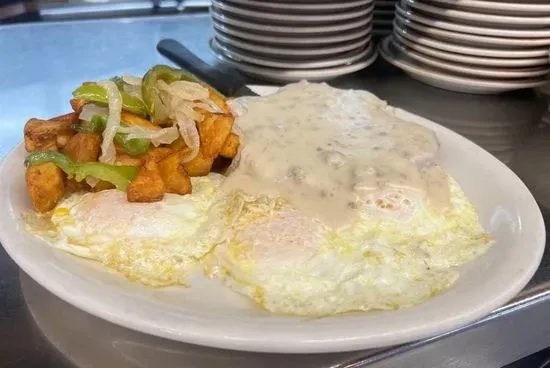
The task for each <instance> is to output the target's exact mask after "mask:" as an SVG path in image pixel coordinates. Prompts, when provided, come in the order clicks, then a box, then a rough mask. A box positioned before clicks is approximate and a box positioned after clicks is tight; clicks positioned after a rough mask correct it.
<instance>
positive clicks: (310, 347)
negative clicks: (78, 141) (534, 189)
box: [0, 89, 546, 353]
mask: <svg viewBox="0 0 550 368" xmlns="http://www.w3.org/2000/svg"><path fill="white" fill-rule="evenodd" d="M264 90H265V89H264ZM273 90H274V89H271V91H273ZM392 111H394V113H395V114H396V116H398V117H401V118H404V119H408V120H412V121H413V122H416V123H419V124H421V125H425V126H428V127H430V128H433V129H434V130H435V131H436V133H441V134H446V135H449V136H451V137H452V138H453V139H458V140H460V141H461V143H463V144H465V145H466V148H468V149H472V150H473V151H475V152H480V153H482V154H483V155H484V156H486V157H487V159H488V160H489V161H490V162H491V167H492V168H493V169H494V170H499V171H501V170H503V171H504V172H506V176H507V177H509V178H510V180H511V181H512V182H513V185H514V186H515V187H516V188H517V189H521V196H522V197H525V199H527V203H526V204H525V209H526V211H528V213H530V214H531V215H530V216H533V219H532V221H530V222H529V224H530V226H532V227H533V229H535V230H536V231H537V232H536V234H532V238H533V240H534V243H535V244H532V249H533V250H532V251H531V252H530V257H529V259H528V261H529V262H531V263H529V264H528V265H526V268H523V269H521V272H520V274H519V275H517V276H518V277H515V278H513V279H512V282H511V284H508V285H507V287H506V290H505V291H502V292H500V293H498V295H497V297H495V298H491V299H487V300H484V302H483V303H474V304H475V308H474V307H473V306H472V308H471V309H469V310H465V311H463V312H462V313H460V314H458V315H450V316H447V317H446V318H445V319H443V320H439V321H435V320H434V321H433V322H432V323H431V324H430V325H429V326H428V327H426V326H422V327H419V326H415V327H414V328H409V329H408V330H406V329H405V330H401V331H399V333H398V334H388V333H385V334H380V336H376V337H373V336H370V337H369V335H368V334H367V335H366V336H365V329H364V328H360V329H358V330H356V331H355V333H354V334H351V335H352V336H349V333H346V334H344V335H343V336H340V337H337V338H335V337H331V338H323V337H320V338H315V339H308V340H305V339H304V340H300V342H299V343H297V342H296V340H295V339H296V337H294V339H288V340H280V339H282V338H283V337H282V336H286V334H287V331H286V330H285V329H282V330H280V329H279V330H277V329H275V330H274V331H272V332H271V333H270V334H258V333H254V334H253V335H254V337H255V339H250V338H240V339H238V338H235V337H234V336H232V335H231V333H232V332H233V330H230V331H229V332H227V335H224V333H225V331H226V330H224V329H220V328H219V326H216V327H217V330H215V331H213V330H209V329H208V327H204V326H202V325H200V324H199V323H200V321H188V322H190V324H191V326H190V327H197V326H200V327H202V328H203V330H204V329H206V332H204V333H203V334H201V333H196V332H195V331H193V330H192V328H187V329H186V330H185V331H174V330H173V329H170V328H165V329H161V328H159V326H156V325H155V324H153V325H151V323H144V322H143V321H139V320H137V321H136V320H135V319H133V316H132V314H131V313H130V312H131V311H127V310H125V311H124V312H125V313H121V314H120V315H119V316H115V315H113V314H112V313H110V310H107V309H105V308H104V307H105V306H104V305H102V304H101V303H98V301H97V300H95V299H94V298H93V297H92V296H91V295H89V294H88V293H83V295H81V296H80V297H79V296H75V295H74V294H73V293H72V292H71V290H70V289H65V288H64V285H63V284H52V283H51V282H50V283H48V282H47V280H46V279H44V277H45V276H46V275H45V274H44V271H43V269H42V268H41V267H36V266H33V265H32V261H30V260H29V259H26V258H25V257H23V256H22V254H21V253H22V252H23V250H22V248H21V247H20V248H18V245H19V242H21V241H25V239H26V238H25V237H24V236H22V235H21V234H19V233H18V232H17V230H15V229H13V228H11V227H10V226H13V224H14V223H16V224H18V222H17V220H15V219H11V220H12V221H10V223H9V224H7V223H6V221H0V242H2V244H3V246H4V248H5V250H6V252H7V253H8V254H9V256H10V257H11V258H12V259H14V261H16V263H17V264H18V265H19V267H21V268H22V269H23V271H24V272H26V273H27V274H28V275H29V276H31V277H32V278H33V279H34V280H35V281H37V282H38V283H39V284H41V285H42V286H43V287H45V288H46V289H47V290H49V291H50V292H52V293H53V294H55V295H57V296H58V297H60V298H61V299H63V300H65V301H67V302H69V303H70V304H72V305H74V306H76V307H77V308H79V309H81V310H84V311H86V312H88V313H90V314H92V315H95V316H97V317H100V318H102V319H105V320H107V321H110V322H112V323H115V324H118V325H122V326H124V327H126V328H130V329H133V330H138V331H141V332H145V333H149V334H151V335H155V336H160V337H164V338H168V339H172V340H178V341H185V342H189V343H195V344H200V345H206V346H214V347H220V348H229V349H234V350H245V351H258V352H280V353H282V352H287V353H313V352H331V351H332V352H334V351H342V352H343V351H353V350H358V349H365V348H369V347H381V346H387V345H393V344H397V343H401V342H406V341H412V340H415V339H417V338H423V337H428V336H433V335H435V334H439V333H442V332H445V331H450V330H452V329H455V328H457V327H459V326H463V325H464V324H466V323H470V322H473V321H474V320H477V319H478V318H481V317H483V316H485V315H487V314H488V313H490V312H492V311H494V310H495V309H496V308H498V307H500V306H502V305H503V304H504V303H506V302H507V301H509V300H511V299H512V298H513V297H514V296H515V295H517V293H519V292H520V291H521V290H522V289H523V287H524V286H525V285H526V284H527V282H528V281H529V280H530V279H531V277H532V276H533V274H534V273H535V271H536V270H537V268H538V265H539V264H540V260H541V259H542V256H543V252H544V248H545V240H546V231H545V225H544V221H543V218H542V214H541V212H540V209H539V207H538V205H537V203H536V201H535V199H534V198H533V196H532V194H531V192H530V191H529V190H528V188H527V187H526V186H525V184H524V183H523V182H522V181H521V179H520V178H519V177H518V176H517V175H516V174H515V173H514V172H513V171H511V170H510V169H509V168H508V167H507V166H506V165H504V164H503V163H502V162H500V161H498V160H497V159H496V158H495V157H494V156H492V155H491V154H489V153H488V152H487V151H485V150H484V149H482V148H481V147H479V146H478V145H476V144H475V143H473V142H471V141H470V140H468V139H466V138H464V137H462V136H460V135H459V134H457V133H455V132H453V131H451V130H449V129H447V128H445V127H443V126H441V125H439V124H437V123H435V122H432V121H430V120H428V119H425V118H422V117H420V116H418V115H415V114H412V113H409V112H407V111H405V110H401V109H399V108H394V109H393V110H392ZM18 151H21V154H23V151H24V149H23V147H22V144H19V145H17V146H16V147H15V148H13V149H12V150H11V151H10V152H9V153H8V155H6V156H5V157H4V158H3V160H2V162H0V173H3V172H4V170H6V166H7V164H8V162H10V160H13V159H14V158H13V157H14V156H15V155H17V153H18ZM0 177H2V176H0ZM8 178H10V177H9V176H8ZM10 183H14V181H13V178H11V180H9V181H2V184H3V185H11V184H10ZM10 203H11V202H10V200H9V199H8V198H7V196H0V204H2V205H4V204H5V205H6V210H7V209H8V208H10V206H9V205H10ZM6 212H7V211H6ZM0 216H1V215H0ZM1 217H3V218H6V217H9V215H8V214H4V215H3V216H1ZM8 230H9V231H8ZM13 233H16V234H19V237H20V238H19V239H7V236H8V235H7V234H10V235H12V234H13ZM16 243H17V244H16ZM61 280H63V281H64V282H65V283H66V284H67V285H73V287H74V284H73V283H72V281H71V280H66V279H63V278H61ZM92 291H93V290H92ZM110 308H111V309H112V307H110ZM119 313H120V311H119ZM342 318H344V317H342ZM357 318H358V319H359V320H361V318H364V317H357ZM293 321H294V320H293ZM355 321H356V319H353V321H352V322H355ZM191 322H195V324H194V325H193V324H192V323H191ZM214 322H216V321H212V323H214ZM348 322H349V321H348ZM294 324H295V322H293V324H292V325H294ZM271 326H272V327H273V326H274V325H271ZM316 326H318V324H317V325H316ZM321 326H322V327H324V330H327V329H328V327H331V326H324V325H322V324H321ZM353 326H356V322H355V323H353ZM210 327H211V326H210ZM333 330H334V329H333V328H330V331H331V334H332V332H333ZM222 331H224V332H223V333H222ZM239 331H240V330H239ZM359 331H360V332H359ZM205 335H206V336H205ZM266 335H269V336H270V337H269V336H268V337H266ZM273 335H275V338H273ZM396 335H398V337H396ZM258 336H261V338H259V337H258ZM405 336H407V337H405ZM373 339H376V341H378V343H373ZM274 341H277V342H278V344H276V343H274ZM280 341H282V342H280Z"/></svg>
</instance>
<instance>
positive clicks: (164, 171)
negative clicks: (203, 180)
mask: <svg viewBox="0 0 550 368" xmlns="http://www.w3.org/2000/svg"><path fill="white" fill-rule="evenodd" d="M181 159H182V154H181V152H174V153H172V154H170V155H169V156H167V157H165V158H163V159H162V160H161V161H160V162H159V163H158V167H159V172H160V176H161V177H162V180H163V181H164V184H165V185H166V192H167V193H175V194H181V195H184V194H189V193H191V179H190V178H189V175H188V174H187V172H186V171H185V169H184V168H183V166H182V162H181Z"/></svg>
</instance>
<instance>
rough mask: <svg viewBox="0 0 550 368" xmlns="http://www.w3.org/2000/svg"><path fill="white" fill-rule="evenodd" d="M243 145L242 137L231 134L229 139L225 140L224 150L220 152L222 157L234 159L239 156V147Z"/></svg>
mask: <svg viewBox="0 0 550 368" xmlns="http://www.w3.org/2000/svg"><path fill="white" fill-rule="evenodd" d="M240 145H241V139H240V137H239V136H238V135H237V134H235V133H231V134H229V137H227V139H226V140H225V142H224V144H223V146H222V149H221V151H220V156H223V157H226V158H234V157H235V156H237V153H238V152H239V146H240Z"/></svg>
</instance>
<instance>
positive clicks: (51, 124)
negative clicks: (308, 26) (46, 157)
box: [23, 119, 60, 152]
mask: <svg viewBox="0 0 550 368" xmlns="http://www.w3.org/2000/svg"><path fill="white" fill-rule="evenodd" d="M59 126H60V123H59V122H56V121H47V120H40V119H30V120H29V121H27V124H25V128H24V130H23V134H24V136H25V149H26V150H27V152H34V151H57V132H58V131H59Z"/></svg>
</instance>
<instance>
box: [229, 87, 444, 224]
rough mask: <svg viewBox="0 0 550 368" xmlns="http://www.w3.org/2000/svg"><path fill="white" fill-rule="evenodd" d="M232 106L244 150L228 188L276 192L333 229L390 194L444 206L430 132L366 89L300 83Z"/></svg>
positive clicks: (435, 147) (440, 172)
mask: <svg viewBox="0 0 550 368" xmlns="http://www.w3.org/2000/svg"><path fill="white" fill-rule="evenodd" d="M230 105H231V108H232V109H233V112H234V114H235V115H236V116H237V120H236V126H237V128H238V130H239V131H240V132H241V133H242V137H241V138H242V146H241V147H242V150H241V152H240V158H239V162H238V166H237V167H236V169H235V170H234V171H233V172H232V173H231V174H230V175H229V177H228V179H227V181H226V183H225V184H224V185H225V187H226V189H228V190H235V189H240V190H243V191H244V192H246V193H249V194H253V195H259V194H279V195H281V196H283V197H284V198H286V199H287V200H288V201H289V203H290V204H291V205H293V206H294V207H296V208H297V209H299V210H301V211H304V212H305V213H307V214H309V215H311V216H313V217H316V218H319V219H321V220H322V221H324V222H325V223H326V224H327V225H329V226H332V227H339V226H342V225H346V224H350V223H352V222H353V219H354V218H355V217H356V216H357V211H358V208H360V205H361V203H365V202H366V201H367V202H368V198H373V196H374V197H375V198H382V197H384V196H386V197H387V194H388V193H403V192H404V191H406V192H414V193H415V195H417V196H420V197H422V198H423V199H425V200H427V201H428V203H429V204H430V205H431V206H433V207H435V208H446V207H447V206H448V205H449V199H450V194H449V184H448V177H447V175H446V174H445V172H443V170H442V169H441V168H440V167H439V166H438V165H437V163H436V162H435V161H434V156H435V153H436V152H437V150H438V148H439V143H438V141H437V139H436V137H435V134H434V133H433V132H432V131H431V130H429V129H427V128H424V127H421V126H419V125H417V124H414V123H410V122H407V121H404V120H400V119H398V118H396V117H394V116H393V115H391V114H390V113H389V112H388V111H387V110H386V109H387V107H386V104H385V103H384V102H383V101H381V100H379V99H378V98H376V97H375V96H373V95H372V94H370V93H368V92H364V91H357V90H340V89H336V88H332V87H330V86H328V85H326V84H310V83H306V82H300V83H296V84H291V85H287V86H285V87H283V88H281V89H280V90H279V92H277V93H275V94H272V95H269V96H265V97H242V98H238V99H235V100H233V101H231V102H230ZM397 197H398V196H394V198H397ZM405 200H406V199H405ZM376 202H377V203H376V205H378V206H379V207H382V208H385V207H386V206H389V207H388V208H392V207H391V206H392V204H391V203H384V202H383V201H376ZM369 203H370V202H369Z"/></svg>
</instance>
